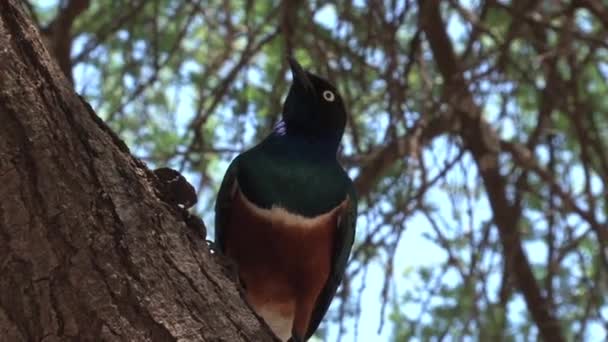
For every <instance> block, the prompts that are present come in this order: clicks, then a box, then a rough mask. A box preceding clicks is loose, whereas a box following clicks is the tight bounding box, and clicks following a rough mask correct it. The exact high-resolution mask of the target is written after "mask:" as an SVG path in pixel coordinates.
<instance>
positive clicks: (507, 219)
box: [418, 0, 565, 341]
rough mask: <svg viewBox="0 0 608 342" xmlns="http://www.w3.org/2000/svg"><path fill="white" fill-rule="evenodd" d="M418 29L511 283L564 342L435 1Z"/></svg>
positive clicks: (492, 135)
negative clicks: (484, 198) (457, 125)
mask: <svg viewBox="0 0 608 342" xmlns="http://www.w3.org/2000/svg"><path fill="white" fill-rule="evenodd" d="M418 4H419V7H420V25H421V26H422V29H423V31H424V32H425V35H426V38H427V40H428V42H429V44H430V47H431V50H432V52H433V57H434V59H435V62H436V64H437V67H438V68H439V71H440V73H441V74H442V76H443V79H444V84H445V86H444V97H445V98H446V99H447V100H448V103H449V104H450V105H452V106H454V107H455V114H456V115H457V117H458V119H459V120H460V121H461V124H462V125H461V130H460V133H459V134H460V136H461V137H462V139H463V141H464V142H465V146H466V148H467V149H468V150H469V151H470V152H471V154H472V156H473V158H474V160H475V163H476V165H477V167H478V171H479V173H480V175H481V178H482V180H483V183H484V185H485V188H486V191H487V194H488V197H489V200H490V206H491V208H492V212H493V217H494V222H495V224H496V226H497V228H498V232H499V235H500V240H501V243H502V246H503V254H504V258H505V262H506V264H507V265H508V267H509V269H510V273H511V275H512V276H513V279H515V282H516V285H517V288H518V289H519V290H520V291H521V293H522V294H523V296H524V299H525V302H526V305H527V308H528V311H529V312H530V314H531V316H532V318H533V319H534V321H535V323H536V325H537V327H538V329H539V334H540V336H541V337H542V338H543V340H545V341H565V338H564V336H563V334H562V332H561V329H560V323H559V321H558V320H557V318H555V316H554V314H553V313H552V312H551V311H550V307H549V305H548V302H547V300H546V298H545V297H544V295H543V294H542V292H541V290H540V287H539V285H538V283H537V281H536V279H535V277H534V273H533V272H532V268H531V266H530V263H529V261H528V258H527V256H526V254H525V252H524V250H523V247H522V241H521V236H520V234H519V231H518V221H519V218H520V216H521V212H520V211H519V210H518V209H517V206H515V205H512V204H511V203H509V201H508V200H507V197H506V181H505V179H504V177H503V176H502V175H501V174H500V171H499V164H498V152H499V150H500V146H499V141H498V137H497V135H496V132H494V131H493V129H492V128H491V127H489V125H487V124H485V125H484V121H483V120H482V118H481V109H480V108H479V107H478V106H477V105H476V104H475V102H474V100H473V96H472V95H471V93H470V92H469V91H468V89H469V88H468V84H467V83H466V81H465V80H464V77H463V74H462V72H461V70H460V67H459V61H458V58H457V57H456V55H455V53H454V49H453V46H452V43H451V41H450V39H449V37H448V35H447V32H446V31H445V27H446V25H445V23H444V21H443V19H442V18H441V14H440V12H439V1H438V0H426V1H424V0H419V1H418Z"/></svg>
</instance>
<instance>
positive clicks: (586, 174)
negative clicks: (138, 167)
mask: <svg viewBox="0 0 608 342" xmlns="http://www.w3.org/2000/svg"><path fill="white" fill-rule="evenodd" d="M76 1H78V0H71V1H67V0H62V1H52V0H45V1H42V0H41V1H34V0H31V1H30V2H31V5H32V8H33V12H34V14H35V17H36V19H37V21H38V24H39V25H40V27H41V29H44V28H45V27H47V26H48V25H49V24H50V23H52V22H53V20H54V18H56V17H57V16H58V13H61V11H62V10H65V9H66V8H68V7H69V6H70V3H71V2H76ZM598 4H599V5H598ZM606 8H607V7H605V4H604V5H602V4H601V1H591V0H589V1H584V0H583V1H574V2H572V3H570V2H567V1H555V0H541V1H489V0H488V1H482V0H468V1H457V0H450V1H443V2H441V14H442V16H443V20H444V21H445V23H446V27H445V29H446V30H447V32H448V34H449V37H450V39H451V43H452V44H453V46H454V49H455V51H456V53H457V56H458V57H457V59H458V60H457V62H458V63H459V67H460V69H461V70H460V71H461V72H462V73H463V75H464V78H465V82H466V84H467V85H468V89H469V91H470V92H471V93H472V94H473V98H474V100H475V103H476V104H477V105H478V106H479V107H480V108H481V109H482V113H483V119H484V120H485V121H487V122H488V123H489V125H490V127H492V128H493V130H494V132H495V133H496V134H497V136H498V137H499V138H500V139H501V141H500V153H499V160H500V174H501V176H502V177H504V180H505V183H506V195H507V198H508V199H509V201H510V203H511V204H512V205H513V206H514V207H519V208H521V211H520V217H519V218H518V220H517V222H518V224H517V226H514V227H511V229H513V230H518V232H519V234H520V235H521V239H522V241H523V242H522V244H523V247H524V250H525V251H526V254H527V256H528V260H529V263H530V264H531V267H532V270H533V272H534V275H535V277H536V281H537V283H538V286H539V287H540V288H541V290H542V294H543V295H544V296H545V299H546V302H547V305H548V306H549V307H550V310H551V311H552V312H553V313H554V314H555V316H556V317H557V318H558V319H559V321H560V324H561V325H562V332H563V333H564V334H565V336H566V338H567V339H568V340H577V341H578V340H602V339H606V335H607V332H608V306H607V305H606V301H605V296H604V294H605V293H606V290H607V288H606V281H607V278H606V271H607V267H608V264H606V261H605V260H606V258H607V256H606V253H605V252H603V251H602V247H603V246H606V243H608V241H606V240H605V239H606V234H607V233H606V230H608V224H607V219H606V214H607V212H608V206H607V205H606V200H607V199H608V198H607V197H606V193H608V191H607V190H606V185H607V184H608V153H607V152H606V151H608V149H607V146H608V120H607V119H606V118H607V116H606V113H608V96H607V95H608V82H607V78H608V43H607V40H606V37H607V36H608V21H607V20H606V18H608V10H607V9H606ZM71 32H72V35H71V36H68V37H62V39H69V40H70V41H71V54H70V55H71V63H72V66H73V68H72V70H71V72H72V74H73V78H74V80H75V87H76V90H77V91H78V92H79V93H81V94H82V95H84V96H85V97H86V98H87V100H88V101H89V102H90V103H91V104H92V106H93V107H94V108H95V109H96V111H97V113H98V114H99V115H100V116H101V117H102V118H104V119H105V120H106V121H107V122H108V123H109V124H110V125H111V127H112V128H113V129H114V130H115V131H116V132H117V133H118V134H119V135H120V136H121V137H122V138H123V139H125V140H126V142H127V144H128V145H129V146H131V149H132V152H133V153H134V154H135V155H136V156H138V157H139V158H142V159H143V160H145V161H147V162H148V163H149V164H151V165H169V166H172V167H176V168H179V169H180V170H182V171H184V172H186V174H187V175H188V176H189V177H190V178H191V179H194V180H196V185H197V188H198V190H199V193H200V199H201V200H200V203H201V206H200V207H199V208H198V210H200V212H201V213H202V214H203V216H204V218H205V222H206V223H207V224H208V225H209V226H212V222H213V219H212V214H211V208H212V206H213V203H214V196H215V192H216V190H217V188H218V186H219V181H220V180H221V177H222V176H223V172H224V170H225V167H226V166H227V163H228V162H229V161H230V160H231V158H233V157H234V156H235V155H236V154H237V153H239V152H241V151H243V150H244V149H246V148H248V147H250V146H252V145H253V144H254V143H255V142H256V141H258V140H259V139H260V138H261V137H263V136H264V135H266V134H267V133H268V132H269V131H270V130H271V129H272V127H273V125H274V124H275V123H276V122H277V120H278V119H279V118H280V113H281V103H282V99H283V98H284V96H285V94H286V91H287V87H288V85H289V83H288V80H289V77H288V73H287V70H288V69H287V63H286V59H285V56H286V55H288V54H294V55H295V56H297V58H298V59H299V60H300V61H301V62H302V64H304V65H305V66H306V67H308V68H309V69H310V70H312V71H314V72H315V73H318V74H321V75H324V76H326V77H327V78H329V79H331V80H332V81H333V82H335V84H336V85H337V87H338V88H339V89H340V91H341V93H342V95H343V97H344V99H345V102H346V104H347V107H348V109H349V113H350V117H349V123H348V127H347V132H346V136H345V138H344V142H343V149H342V151H341V156H340V158H341V160H342V161H343V164H344V165H345V167H346V168H347V169H348V170H349V172H350V173H351V175H353V177H354V178H355V179H356V180H357V182H358V184H359V185H361V187H360V190H363V191H362V192H363V193H361V194H360V197H361V199H362V202H363V203H362V204H361V208H360V218H359V225H358V232H357V243H356V246H355V249H354V252H353V259H352V261H351V265H350V267H349V270H348V274H347V279H346V280H345V283H344V286H343V288H342V292H341V293H340V294H339V296H338V297H339V298H338V299H337V300H336V303H335V304H336V305H334V307H333V308H334V309H333V310H332V312H331V314H330V315H329V316H328V318H327V320H329V321H330V322H331V324H329V325H327V326H326V328H329V330H332V329H333V331H334V334H333V335H332V336H333V337H334V338H336V335H337V336H338V337H337V338H339V337H340V336H345V335H348V336H356V334H355V335H353V332H354V330H357V329H359V330H362V329H364V326H366V327H365V329H368V330H372V331H374V332H375V330H376V329H377V327H376V326H373V327H371V328H370V327H369V325H370V324H371V323H370V322H369V321H360V320H359V318H360V317H367V318H364V320H366V319H367V320H369V317H374V316H376V317H377V316H381V317H382V321H381V322H382V324H383V323H384V320H385V319H386V320H388V321H387V324H385V326H383V328H384V329H383V336H389V335H390V336H391V339H392V340H394V341H407V340H412V339H416V340H424V341H427V340H443V339H446V338H450V340H465V339H467V340H468V339H474V340H504V341H524V340H526V341H527V340H536V339H537V338H538V328H537V326H536V323H535V322H534V320H533V319H531V317H530V315H529V311H530V308H528V307H526V303H525V302H524V300H523V299H522V295H521V290H520V289H519V288H518V287H517V285H516V284H515V282H514V275H513V274H512V272H513V271H512V270H511V269H510V268H509V267H507V265H506V264H505V255H506V254H507V253H508V252H509V251H505V250H503V246H502V244H501V242H500V238H499V234H498V232H497V228H496V224H495V222H494V220H493V213H492V209H491V207H492V206H491V204H492V203H490V202H489V201H490V199H489V198H488V196H487V190H488V189H486V188H484V187H483V183H482V181H481V179H480V173H479V168H478V165H476V164H475V162H474V161H473V160H472V158H471V156H470V154H469V153H468V151H467V149H466V146H464V144H463V140H462V139H461V137H460V136H459V134H458V133H457V132H456V131H455V130H454V129H453V128H452V127H450V126H449V122H450V120H449V117H450V116H449V115H450V111H449V107H450V102H449V101H448V100H446V98H445V92H444V91H445V89H444V77H443V75H442V74H441V73H440V71H439V70H438V69H437V67H436V63H435V60H434V55H433V54H432V53H431V50H430V47H429V44H428V42H427V40H426V39H425V35H424V34H423V33H422V30H421V28H420V24H419V8H418V5H417V3H416V2H413V1H408V0H404V1H389V0H386V1H380V0H375V1H374V0H369V1H363V0H359V1H357V0H355V1H342V0H336V1H293V2H291V1H290V2H283V3H279V2H277V1H251V0H241V1H238V0H221V1H220V0H207V1H200V0H188V1H169V0H148V1H144V0H132V1H126V0H112V1H109V0H98V1H92V2H91V3H90V5H89V6H88V8H87V9H86V10H85V11H84V12H82V13H81V14H80V15H78V17H77V18H76V20H75V22H74V25H73V27H72V28H71ZM444 118H445V119H444ZM435 124H440V125H441V124H447V126H444V127H441V128H440V129H439V130H435V131H434V133H429V131H428V130H431V128H432V127H434V126H433V125H435ZM417 132H418V133H417ZM427 133H428V134H427ZM417 135H418V136H417ZM514 144H516V145H518V146H520V147H521V148H525V149H526V151H527V153H529V155H530V156H531V157H532V159H533V160H534V161H535V162H536V163H535V164H534V165H531V164H530V163H524V162H522V161H521V160H518V158H515V156H516V152H514V151H517V149H513V148H509V146H514ZM395 146H396V147H395ZM392 147H395V151H396V153H393V154H388V157H386V158H376V157H377V156H379V155H382V153H383V152H384V151H385V150H388V149H389V148H392ZM397 147H398V148H397ZM366 170H367V171H369V170H372V171H373V170H377V172H367V171H366ZM364 178H370V179H364ZM363 184H370V185H371V186H363ZM602 231H604V233H602ZM602 234H603V235H602ZM364 293H371V298H373V299H372V300H367V301H366V300H364V299H362V298H363V297H364ZM378 298H380V302H381V303H382V304H378ZM370 310H374V312H369V311H370ZM361 315H363V316H361ZM366 315H367V316H366ZM327 330H328V329H324V331H327ZM366 336H369V335H366Z"/></svg>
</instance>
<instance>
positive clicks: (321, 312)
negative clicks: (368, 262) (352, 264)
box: [305, 184, 357, 339]
mask: <svg viewBox="0 0 608 342" xmlns="http://www.w3.org/2000/svg"><path fill="white" fill-rule="evenodd" d="M348 197H349V201H348V207H347V208H346V210H345V213H344V215H343V216H342V217H341V219H340V222H339V224H338V229H337V231H336V237H335V240H334V252H333V256H332V269H331V272H330V274H329V278H328V279H327V283H326V284H325V287H324V288H323V290H322V291H321V294H320V295H319V298H317V304H316V305H315V309H314V311H313V313H312V316H311V318H310V324H309V326H308V331H307V332H306V338H305V339H309V338H310V336H312V334H313V333H314V332H315V331H316V330H317V328H318V327H319V324H320V323H321V321H322V320H323V316H325V313H326V312H327V310H328V309H329V305H330V304H331V301H332V299H333V298H334V296H335V295H336V291H337V290H338V286H339V285H340V283H341V282H342V278H343V276H344V272H345V271H346V265H347V262H348V257H349V256H350V251H351V249H352V246H353V241H354V239H355V225H356V223H357V195H356V192H355V189H354V186H353V185H352V184H350V189H349V191H348Z"/></svg>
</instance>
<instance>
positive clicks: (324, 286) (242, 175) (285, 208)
mask: <svg viewBox="0 0 608 342" xmlns="http://www.w3.org/2000/svg"><path fill="white" fill-rule="evenodd" d="M287 59H288V63H289V66H290V69H291V74H292V83H291V85H290V88H289V91H288V93H287V97H286V98H285V101H284V103H283V109H282V116H281V119H280V120H279V121H278V123H277V124H276V125H275V126H274V128H273V130H272V132H270V134H269V135H268V136H266V137H265V138H264V139H263V140H262V141H261V142H259V143H258V144H257V145H255V146H254V147H252V148H251V149H249V150H247V151H245V152H243V153H242V154H239V155H238V156H236V158H234V160H233V161H232V162H231V163H230V165H229V166H228V169H227V171H226V173H225V175H224V178H223V180H222V183H221V185H220V189H219V191H218V195H217V199H216V203H215V244H216V246H217V247H218V249H219V251H220V253H222V254H224V255H225V256H226V257H227V258H229V259H230V260H231V261H232V262H233V263H234V264H235V266H236V268H235V269H236V273H237V274H238V279H239V281H240V283H241V285H242V287H243V289H244V294H245V299H246V301H247V302H248V303H249V304H250V306H251V307H252V308H253V309H254V310H255V312H256V313H257V314H258V315H259V316H261V317H262V318H263V319H264V321H265V322H266V323H267V324H268V326H269V327H270V328H271V330H272V331H273V333H274V334H275V335H276V336H277V337H278V338H279V339H280V340H281V341H294V342H302V341H306V340H308V339H309V338H310V337H311V336H312V335H313V334H314V332H315V331H316V330H317V328H318V326H319V324H320V323H321V320H322V319H323V316H324V315H325V314H326V312H327V310H328V308H329V305H330V303H331V301H332V299H333V297H334V296H335V294H336V291H337V288H338V286H339V285H340V283H341V282H342V278H343V276H344V273H345V270H346V266H347V262H348V258H349V255H350V252H351V249H352V245H353V241H354V237H355V226H356V218H357V194H356V191H355V187H354V185H353V182H352V180H351V179H350V177H349V176H348V173H347V172H346V171H345V170H344V168H343V167H342V166H341V165H340V163H339V162H338V157H337V155H338V150H339V148H340V144H341V140H342V136H343V134H344V130H345V126H346V120H347V111H346V107H345V104H344V102H343V100H342V97H341V96H340V94H339V93H338V90H337V89H336V87H334V86H333V85H332V84H331V83H330V82H329V81H328V80H326V79H324V78H322V77H320V76H317V75H315V74H313V73H311V72H309V71H305V70H304V69H303V68H302V66H301V65H300V64H299V63H298V61H297V60H296V59H295V58H293V57H288V58H287Z"/></svg>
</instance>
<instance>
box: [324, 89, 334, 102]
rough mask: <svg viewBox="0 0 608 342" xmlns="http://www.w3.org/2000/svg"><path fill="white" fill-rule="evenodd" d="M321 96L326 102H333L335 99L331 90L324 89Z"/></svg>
mask: <svg viewBox="0 0 608 342" xmlns="http://www.w3.org/2000/svg"><path fill="white" fill-rule="evenodd" d="M323 98H324V99H325V101H327V102H334V100H335V99H336V95H334V93H332V92H331V91H329V90H326V91H324V92H323Z"/></svg>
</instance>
